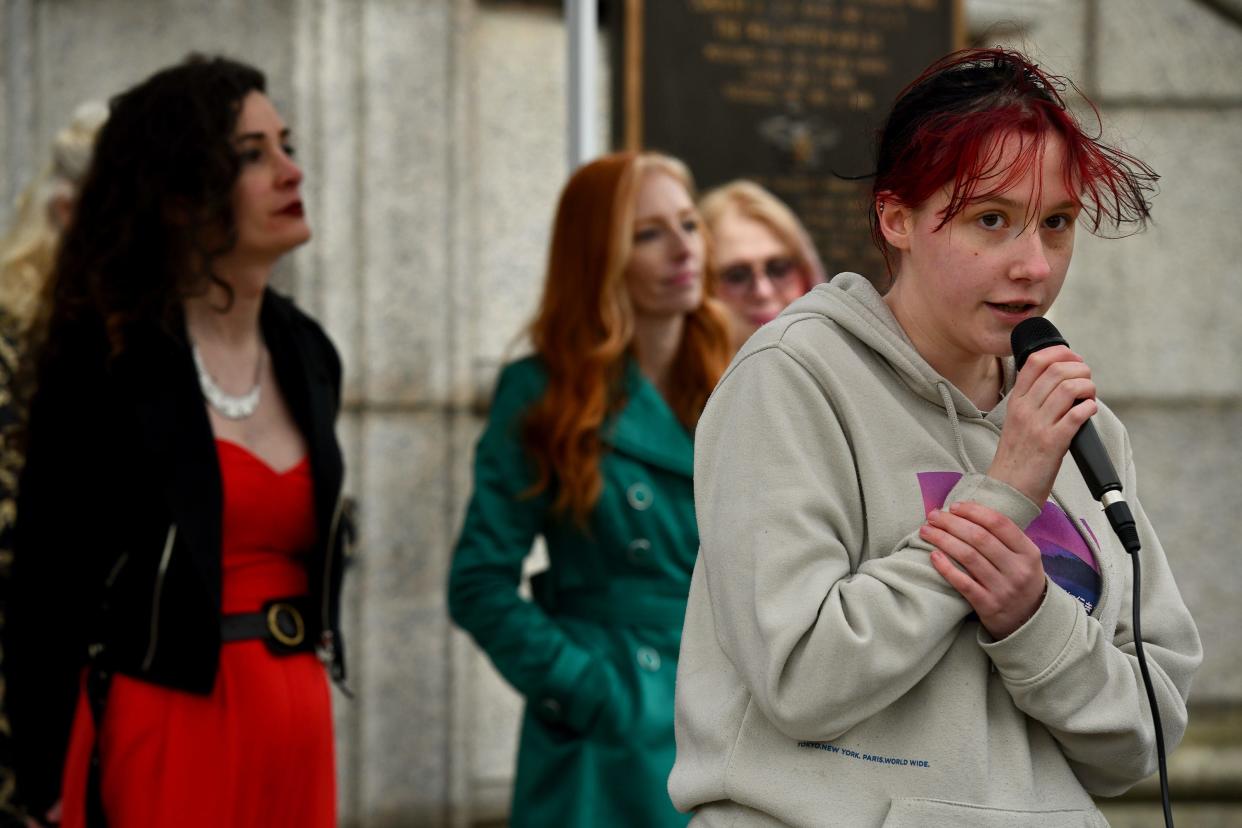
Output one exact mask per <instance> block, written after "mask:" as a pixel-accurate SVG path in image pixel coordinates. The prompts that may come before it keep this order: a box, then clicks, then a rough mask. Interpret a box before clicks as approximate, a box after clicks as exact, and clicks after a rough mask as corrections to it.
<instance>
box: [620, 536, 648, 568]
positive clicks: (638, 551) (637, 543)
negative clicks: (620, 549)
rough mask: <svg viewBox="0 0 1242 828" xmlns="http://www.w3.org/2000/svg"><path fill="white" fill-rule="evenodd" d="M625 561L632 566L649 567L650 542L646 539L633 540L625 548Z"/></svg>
mask: <svg viewBox="0 0 1242 828" xmlns="http://www.w3.org/2000/svg"><path fill="white" fill-rule="evenodd" d="M625 559H626V560H627V561H629V562H630V563H632V564H633V565H634V566H650V565H651V541H649V540H647V539H646V538H635V539H634V540H632V541H630V545H629V546H627V547H626V548H625Z"/></svg>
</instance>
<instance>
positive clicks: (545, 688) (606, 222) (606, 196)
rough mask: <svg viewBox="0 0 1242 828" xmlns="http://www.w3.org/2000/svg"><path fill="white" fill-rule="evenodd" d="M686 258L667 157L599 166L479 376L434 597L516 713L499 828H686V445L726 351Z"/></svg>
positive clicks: (713, 308)
mask: <svg viewBox="0 0 1242 828" xmlns="http://www.w3.org/2000/svg"><path fill="white" fill-rule="evenodd" d="M705 259H706V243H705V240H704V237H703V232H702V229H701V227H700V220H699V216H698V213H697V211H696V210H695V206H694V200H693V195H692V183H691V180H690V176H689V173H688V172H687V170H686V168H685V167H684V165H682V164H681V163H680V162H678V161H676V160H675V159H672V158H668V157H666V156H662V155H656V154H652V153H618V154H614V155H609V156H606V157H604V158H601V159H599V160H597V161H595V162H593V163H591V164H588V165H586V166H585V167H583V168H581V169H580V170H578V172H576V173H575V174H574V175H573V177H572V178H571V179H570V180H569V183H568V184H567V185H566V187H565V190H564V192H563V193H562V195H561V199H560V204H559V206H558V208H557V213H556V219H555V224H554V227H553V234H552V244H551V249H550V252H549V257H548V271H547V279H546V282H545V286H544V292H543V298H542V300H541V302H540V305H539V310H538V312H537V313H536V315H535V319H534V321H533V323H532V324H531V327H530V338H531V342H532V344H533V346H534V351H535V353H534V355H532V356H530V357H527V358H525V359H522V360H520V361H518V362H515V363H512V364H510V365H508V366H507V367H506V368H505V369H504V370H503V371H502V372H501V375H500V379H499V382H498V384H497V389H496V394H495V398H494V400H493V402H492V409H491V415H490V418H489V421H488V424H487V428H486V430H485V431H484V433H483V436H482V438H481V439H480V440H479V444H478V449H477V454H476V459H475V488H474V494H473V497H472V498H471V501H470V505H469V508H468V510H467V513H466V519H465V524H464V526H463V528H462V532H461V537H460V538H459V540H458V543H457V549H456V553H455V557H454V560H453V567H452V574H451V576H450V581H449V609H450V611H451V613H452V616H453V619H454V620H455V621H456V622H457V623H458V624H459V625H461V626H462V627H463V628H464V629H466V630H467V631H468V632H469V633H470V634H471V635H472V636H474V639H475V641H477V642H478V643H479V645H480V646H481V647H482V648H483V649H484V650H485V651H486V652H487V654H488V656H489V657H490V658H491V659H492V661H493V663H494V664H495V665H496V667H497V669H498V670H499V671H500V672H501V674H502V675H503V676H504V677H505V678H506V679H507V680H508V681H509V682H510V683H511V684H512V685H513V686H514V687H515V688H517V690H518V691H519V692H521V693H522V694H523V695H524V696H525V697H526V700H527V705H526V715H525V719H524V721H523V726H522V737H521V745H520V750H519V756H518V768H517V778H516V781H515V786H514V795H513V808H512V813H511V815H510V824H511V825H513V826H523V825H558V826H574V825H595V824H600V823H601V821H602V822H606V823H608V824H616V825H644V826H663V825H678V826H680V825H684V824H685V822H686V819H687V818H686V817H685V816H683V815H681V814H678V813H677V812H676V810H675V809H674V808H673V805H672V803H671V802H670V801H669V797H668V793H667V791H666V780H667V777H668V773H669V770H670V769H671V768H672V765H673V678H674V676H675V674H676V670H677V653H678V649H679V646H680V641H681V624H682V618H683V615H684V612H685V606H686V594H687V591H688V589H689V586H690V573H691V569H692V568H693V566H694V559H695V554H696V552H697V549H698V532H697V530H696V528H695V520H694V502H693V493H692V487H691V474H692V456H693V438H692V433H693V429H694V427H695V425H696V423H697V422H698V418H699V413H700V412H701V411H702V409H703V406H704V404H705V403H706V401H707V397H708V394H710V393H711V390H712V388H713V387H714V386H715V384H716V380H717V379H718V378H719V376H720V374H721V372H722V371H723V370H724V367H725V364H726V362H727V361H728V358H729V354H730V347H729V335H728V327H727V322H726V318H725V315H724V311H723V310H722V309H721V308H720V307H719V306H718V304H717V303H716V302H715V300H713V299H712V298H710V293H711V291H710V284H709V276H708V272H707V269H706V267H705ZM540 535H542V536H543V538H544V539H545V541H546V543H547V549H548V558H549V568H548V569H547V570H546V571H545V572H543V573H541V574H540V575H537V576H536V577H535V578H534V579H533V582H532V589H531V592H532V595H533V600H531V601H528V600H525V599H524V598H522V597H521V596H520V595H519V594H518V586H519V582H520V581H521V576H522V562H523V560H524V559H525V558H526V556H527V554H528V553H529V552H530V549H531V544H532V543H533V542H534V540H535V538H536V537H537V536H540Z"/></svg>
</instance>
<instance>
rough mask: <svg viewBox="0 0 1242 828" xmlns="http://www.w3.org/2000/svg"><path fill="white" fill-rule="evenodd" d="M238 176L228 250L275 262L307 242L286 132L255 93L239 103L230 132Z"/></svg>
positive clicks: (269, 104)
mask: <svg viewBox="0 0 1242 828" xmlns="http://www.w3.org/2000/svg"><path fill="white" fill-rule="evenodd" d="M233 150H234V152H236V153H237V158H238V161H239V164H240V171H239V173H238V176H237V181H236V182H234V184H233V215H234V219H235V221H236V224H237V244H236V246H235V248H234V251H235V252H236V253H237V254H238V255H241V256H258V257H264V258H275V257H279V256H281V255H283V254H284V253H287V252H289V251H290V250H292V249H293V248H295V247H297V246H298V245H300V244H303V243H305V242H306V241H307V240H308V239H310V236H311V231H310V226H309V225H308V224H307V223H306V217H305V215H304V214H303V209H302V196H301V193H300V187H301V184H302V170H301V169H300V168H299V167H298V165H297V164H296V163H295V162H294V160H293V145H292V143H291V141H290V136H289V130H288V129H287V128H286V127H285V123H284V121H283V120H281V117H280V115H279V113H277V112H276V108H275V107H274V106H272V102H271V101H270V100H268V98H267V96H266V95H264V94H263V93H261V92H251V93H250V94H249V95H247V96H246V98H245V99H244V100H243V101H242V107H241V112H240V113H239V114H238V118H237V126H236V128H235V130H234V133H233Z"/></svg>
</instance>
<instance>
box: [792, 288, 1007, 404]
mask: <svg viewBox="0 0 1242 828" xmlns="http://www.w3.org/2000/svg"><path fill="white" fill-rule="evenodd" d="M806 314H812V315H816V316H821V317H824V318H825V319H828V320H831V321H832V322H834V323H836V324H837V325H840V326H841V327H842V328H844V329H845V330H846V331H848V332H849V333H850V334H852V335H853V336H854V337H855V338H857V339H858V340H859V341H860V342H862V343H864V344H865V345H867V346H868V347H869V348H871V349H872V350H873V351H875V352H876V353H877V354H879V355H880V357H881V358H883V360H884V361H885V362H887V363H888V364H889V365H890V366H891V367H892V369H893V371H895V372H896V373H897V374H898V375H899V376H900V377H901V379H902V381H903V382H904V383H905V384H906V385H907V386H909V387H910V390H911V391H913V392H914V393H916V394H918V395H919V396H920V397H923V398H924V399H926V400H927V401H928V402H931V403H934V404H936V405H944V406H945V407H946V408H948V409H952V411H953V413H954V414H959V415H961V416H965V417H985V416H986V417H987V418H988V419H992V416H991V415H993V414H999V413H1001V412H1002V411H1003V409H1004V407H1005V404H1006V402H1007V401H1008V395H1009V390H1010V389H1011V388H1013V382H1014V365H1013V358H1012V357H1005V358H1004V359H1002V360H1001V363H1002V366H1003V369H1004V372H1005V378H1004V388H1005V398H1004V399H1003V400H1001V402H1000V403H999V404H998V405H997V406H996V407H995V408H994V409H993V410H992V411H991V412H990V413H989V414H986V415H985V413H984V412H982V411H980V410H979V408H978V407H977V406H975V404H974V403H973V402H971V401H970V398H969V397H967V396H966V395H965V394H963V393H962V392H961V391H960V390H958V388H957V387H956V386H954V385H953V383H951V382H949V381H948V380H947V379H945V378H944V377H943V376H941V375H940V373H939V372H938V371H936V369H935V368H933V367H932V366H931V365H930V364H928V362H927V360H925V359H923V357H922V356H921V355H920V354H919V352H918V351H917V350H915V347H914V343H912V342H911V341H910V338H909V337H908V336H906V332H905V331H904V330H902V327H901V325H900V324H899V323H898V322H897V318H896V317H895V316H893V312H892V311H891V310H889V307H888V304H887V303H886V302H885V301H884V297H883V296H881V295H880V294H879V293H878V292H877V291H876V289H875V287H874V286H873V285H872V284H871V282H870V280H868V279H867V278H866V277H865V276H861V275H859V274H857V273H849V272H846V273H838V274H837V275H836V276H834V277H833V278H832V281H830V282H829V283H828V284H825V285H819V286H817V287H816V288H815V289H814V290H812V291H811V292H809V293H807V294H806V295H805V296H803V297H801V298H799V299H798V300H796V301H795V302H793V303H792V304H791V305H790V306H789V307H787V308H786V309H785V310H784V312H783V313H782V314H781V316H780V317H778V318H777V319H775V320H773V322H772V323H771V324H774V325H779V324H781V322H782V321H786V320H789V318H790V317H793V316H800V315H806ZM946 394H947V395H948V400H947V401H946V399H945V396H946ZM1001 421H1003V417H1002V418H1001ZM997 425H1000V422H997Z"/></svg>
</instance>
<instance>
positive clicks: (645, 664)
mask: <svg viewBox="0 0 1242 828" xmlns="http://www.w3.org/2000/svg"><path fill="white" fill-rule="evenodd" d="M634 655H635V657H636V658H637V659H638V666H639V667H642V668H643V669H644V670H646V671H647V672H650V673H654V672H655V671H656V670H659V669H660V654H659V653H657V652H656V651H655V648H653V647H646V646H644V647H639V648H638V650H637V651H636V652H635V653H634Z"/></svg>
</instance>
